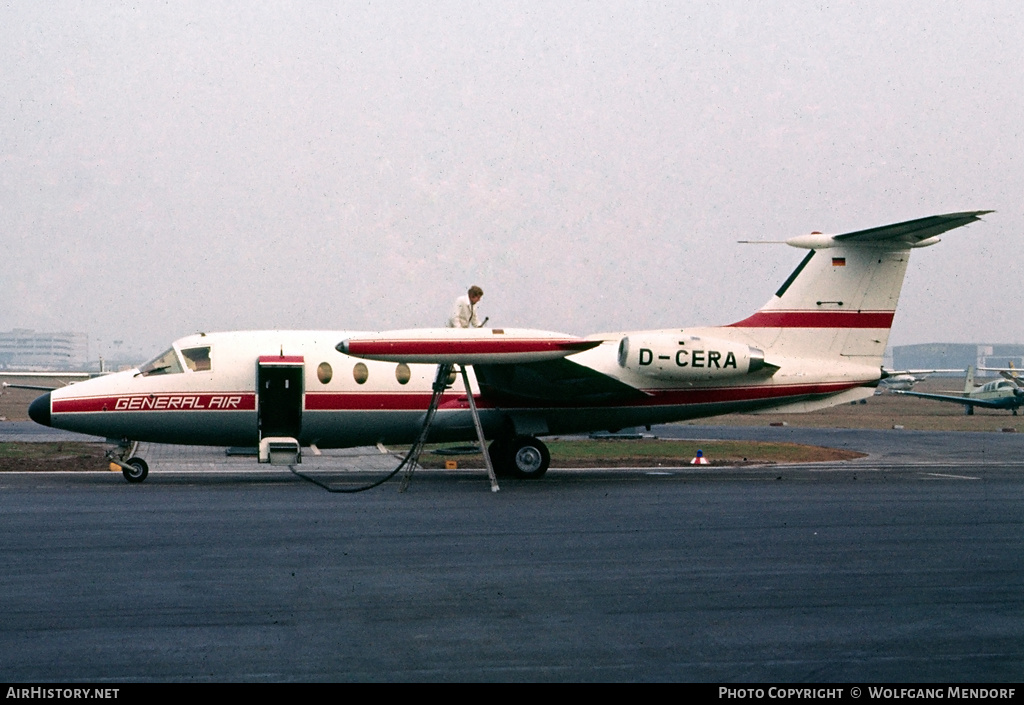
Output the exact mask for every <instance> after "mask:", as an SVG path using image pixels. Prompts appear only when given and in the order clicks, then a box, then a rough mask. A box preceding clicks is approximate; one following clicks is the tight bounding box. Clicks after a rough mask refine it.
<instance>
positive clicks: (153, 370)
mask: <svg viewBox="0 0 1024 705" xmlns="http://www.w3.org/2000/svg"><path fill="white" fill-rule="evenodd" d="M178 372H184V370H183V369H182V367H181V362H179V361H178V354H177V353H175V352H174V348H171V349H170V350H168V351H167V352H164V353H161V354H160V355H158V356H156V357H154V358H153V359H152V360H150V361H149V362H147V363H146V364H145V365H143V366H142V367H140V368H139V374H141V375H142V376H143V377H151V376H153V375H173V374H177V373H178Z"/></svg>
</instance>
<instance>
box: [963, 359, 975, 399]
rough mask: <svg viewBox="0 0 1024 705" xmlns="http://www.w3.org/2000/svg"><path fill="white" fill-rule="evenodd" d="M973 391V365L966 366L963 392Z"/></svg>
mask: <svg viewBox="0 0 1024 705" xmlns="http://www.w3.org/2000/svg"><path fill="white" fill-rule="evenodd" d="M973 391H974V365H968V366H967V376H966V377H965V378H964V394H970V393H971V392H973Z"/></svg>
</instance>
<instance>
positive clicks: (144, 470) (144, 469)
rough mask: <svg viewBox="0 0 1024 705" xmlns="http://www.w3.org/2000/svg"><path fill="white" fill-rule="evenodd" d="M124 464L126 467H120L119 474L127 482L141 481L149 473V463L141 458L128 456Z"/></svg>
mask: <svg viewBox="0 0 1024 705" xmlns="http://www.w3.org/2000/svg"><path fill="white" fill-rule="evenodd" d="M125 465H127V466H128V467H126V468H122V469H121V474H122V475H124V479H126V480H128V482H132V483H136V482H142V481H143V480H145V479H146V476H147V475H149V465H148V464H146V461H145V460H143V459H142V458H129V459H128V462H127V463H125ZM129 468H130V469H129Z"/></svg>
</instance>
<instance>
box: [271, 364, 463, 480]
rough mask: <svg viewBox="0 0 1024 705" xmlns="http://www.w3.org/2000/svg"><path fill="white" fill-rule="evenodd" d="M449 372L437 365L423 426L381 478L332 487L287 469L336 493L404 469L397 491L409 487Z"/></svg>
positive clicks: (446, 383)
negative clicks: (392, 466) (410, 444)
mask: <svg viewBox="0 0 1024 705" xmlns="http://www.w3.org/2000/svg"><path fill="white" fill-rule="evenodd" d="M451 372H452V365H450V364H446V365H438V366H437V376H436V377H435V378H434V386H433V395H432V396H431V397H430V406H428V407H427V414H426V416H425V417H424V418H423V427H422V428H421V429H420V435H419V436H418V437H417V438H416V442H415V443H413V444H412V447H411V448H409V452H408V453H406V454H405V457H404V458H402V462H400V463H399V464H398V467H397V468H395V469H394V470H392V471H391V472H389V473H388V474H387V475H385V476H384V477H382V478H381V479H379V480H376V481H375V482H371V483H370V484H368V485H363V486H361V487H333V486H331V485H329V484H327V483H326V482H321V481H320V480H318V479H316V478H315V477H311V476H310V475H307V474H306V473H304V472H300V471H298V470H296V469H295V466H294V465H289V466H288V469H289V470H291V471H292V474H293V475H295V476H297V477H300V478H302V479H303V480H306V481H307V482H311V483H313V484H314V485H316V486H317V487H322V488H323V489H325V490H327V491H328V492H332V493H336V494H355V493H357V492H365V491H366V490H372V489H373V488H374V487H380V486H381V485H383V484H384V483H385V482H387V481H388V480H390V479H391V478H393V477H394V476H395V475H397V474H398V473H400V472H401V471H402V470H403V469H404V470H405V476H404V477H403V478H402V484H401V486H400V487H399V490H398V491H399V492H405V491H406V489H408V487H409V482H410V481H411V480H412V473H413V471H414V470H415V469H416V465H417V464H418V463H419V460H420V454H421V453H422V452H423V446H425V445H426V444H427V436H428V435H429V434H430V424H431V423H433V421H434V415H435V414H436V412H437V407H438V406H440V404H441V395H442V394H444V391H445V389H447V388H448V377H449V375H451Z"/></svg>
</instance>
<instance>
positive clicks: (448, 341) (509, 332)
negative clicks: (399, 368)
mask: <svg viewBox="0 0 1024 705" xmlns="http://www.w3.org/2000/svg"><path fill="white" fill-rule="evenodd" d="M600 344H601V341H599V340H585V339H583V338H575V337H572V336H567V335H564V334H562V333H551V332H548V331H539V330H526V329H513V328H504V329H502V328H421V329H413V330H399V331H385V332H380V333H360V334H356V335H353V336H351V337H349V338H347V339H346V340H343V341H341V342H340V343H338V345H337V346H336V348H337V350H338V352H340V353H344V354H345V355H351V356H353V357H360V358H363V359H366V360H382V361H385V362H407V363H415V362H420V363H428V364H438V365H440V364H457V365H484V364H487V365H502V364H505V365H507V364H523V363H529V362H542V361H545V360H557V359H558V358H562V357H565V356H566V355H572V354H573V353H578V352H582V351H583V350H589V349H590V348H594V347H597V346H598V345H600Z"/></svg>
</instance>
